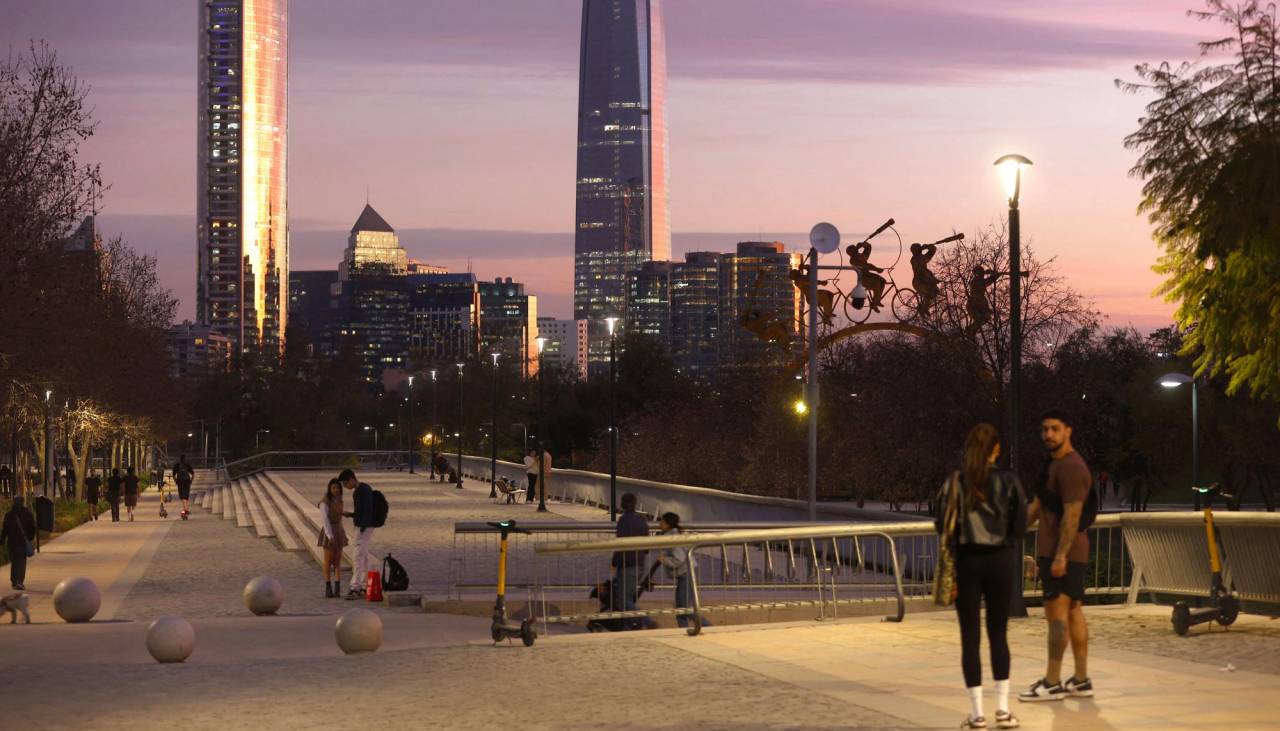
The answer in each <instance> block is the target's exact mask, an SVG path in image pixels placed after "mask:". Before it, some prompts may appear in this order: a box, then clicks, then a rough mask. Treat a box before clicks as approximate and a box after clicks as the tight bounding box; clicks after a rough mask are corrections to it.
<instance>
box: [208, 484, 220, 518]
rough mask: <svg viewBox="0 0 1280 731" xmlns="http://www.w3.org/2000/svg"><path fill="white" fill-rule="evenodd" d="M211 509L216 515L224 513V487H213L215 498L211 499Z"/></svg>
mask: <svg viewBox="0 0 1280 731" xmlns="http://www.w3.org/2000/svg"><path fill="white" fill-rule="evenodd" d="M209 510H210V511H212V512H213V514H214V515H222V488H221V487H215V488H213V499H212V500H211V501H209Z"/></svg>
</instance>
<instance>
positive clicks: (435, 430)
mask: <svg viewBox="0 0 1280 731" xmlns="http://www.w3.org/2000/svg"><path fill="white" fill-rule="evenodd" d="M437 405H438V400H437V399H436V370H435V369H434V368H433V369H432V370H431V469H432V470H434V469H435V468H436V435H437V434H439V433H440V415H439V413H438V412H437V409H436V407H437Z"/></svg>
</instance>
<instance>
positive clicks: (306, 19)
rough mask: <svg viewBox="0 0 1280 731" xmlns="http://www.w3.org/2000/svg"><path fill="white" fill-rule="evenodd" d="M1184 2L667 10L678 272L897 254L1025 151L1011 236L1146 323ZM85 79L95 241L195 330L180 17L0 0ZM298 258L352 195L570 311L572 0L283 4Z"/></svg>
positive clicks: (190, 157)
mask: <svg viewBox="0 0 1280 731" xmlns="http://www.w3.org/2000/svg"><path fill="white" fill-rule="evenodd" d="M1189 7H1197V8H1198V7H1199V5H1198V2H1197V0H1127V1H1124V0H1060V1H1058V2H1048V1H1044V0H1030V1H1028V0H968V1H967V2H964V3H958V2H954V1H953V0H885V1H883V2H869V1H858V0H668V1H667V2H666V6H665V12H666V21H667V38H668V40H667V47H668V65H669V73H670V87H669V92H668V126H669V129H670V157H669V159H670V170H671V221H672V230H673V232H674V237H673V239H674V249H675V253H676V255H677V256H679V255H682V254H683V252H684V251H687V250H692V249H713V250H729V249H730V248H732V246H733V244H734V243H735V242H736V241H738V240H741V239H744V238H753V239H754V238H767V239H779V240H781V241H784V242H786V243H788V244H789V245H792V246H793V247H794V248H796V249H797V250H798V249H799V248H800V247H801V246H802V245H806V238H805V233H804V232H807V231H808V230H809V228H810V226H812V225H813V224H814V223H816V222H818V221H822V220H829V221H831V222H832V223H835V224H836V225H837V226H839V227H840V228H841V230H842V231H845V232H846V233H848V234H853V233H856V232H860V231H862V232H865V231H867V230H868V229H870V228H872V227H874V226H875V225H877V224H879V223H880V222H881V221H882V220H883V219H885V218H886V217H888V216H893V217H895V218H897V220H898V221H899V223H900V227H899V228H900V230H901V231H902V233H903V235H904V237H906V238H907V239H908V240H909V241H910V240H916V239H932V238H938V237H940V236H943V235H946V234H949V233H950V232H951V231H952V230H953V229H955V230H960V231H965V232H973V231H974V230H976V229H978V228H980V227H982V226H984V225H987V224H989V223H992V222H994V221H997V220H999V218H1000V217H1001V216H1002V215H1003V206H1004V202H1003V199H1002V193H1001V188H1000V186H999V184H998V180H997V176H996V175H995V172H994V169H993V168H992V166H991V163H992V161H994V160H995V159H996V158H997V157H998V156H999V155H1001V154H1003V153H1005V152H1020V153H1022V154H1025V155H1027V156H1028V157H1030V158H1031V159H1032V160H1034V161H1035V167H1034V168H1033V169H1032V170H1031V171H1030V173H1029V174H1028V175H1027V177H1026V182H1025V189H1024V194H1023V195H1024V197H1023V205H1022V208H1023V232H1024V234H1023V235H1024V237H1028V238H1030V240H1031V243H1032V246H1033V247H1034V248H1035V249H1036V250H1037V251H1038V253H1039V254H1040V255H1041V256H1053V257H1057V260H1058V263H1059V265H1060V268H1061V270H1062V271H1063V272H1064V273H1065V274H1066V275H1067V276H1068V277H1069V278H1070V279H1071V282H1072V284H1073V285H1074V286H1075V287H1076V288H1077V289H1079V290H1080V291H1082V292H1084V293H1085V294H1086V295H1088V296H1090V297H1092V298H1093V299H1094V301H1095V303H1096V305H1097V307H1098V308H1099V309H1100V310H1102V312H1103V313H1104V314H1105V315H1106V316H1107V317H1108V322H1109V323H1110V324H1112V325H1129V324H1132V325H1135V326H1138V327H1140V328H1144V329H1146V328H1152V327H1158V326H1160V325H1163V324H1165V323H1167V322H1168V320H1169V315H1170V312H1171V307H1170V306H1169V305H1167V304H1165V303H1163V302H1160V301H1158V300H1156V299H1153V298H1152V297H1151V296H1150V294H1151V291H1152V290H1153V289H1154V288H1155V286H1156V285H1157V283H1158V279H1157V277H1156V276H1155V275H1154V274H1153V273H1152V272H1151V271H1150V267H1151V264H1152V263H1153V262H1154V260H1155V256H1156V248H1155V246H1154V245H1153V244H1152V242H1151V240H1150V235H1149V233H1150V229H1149V227H1148V225H1147V224H1146V222H1145V220H1143V219H1142V218H1140V217H1139V216H1137V214H1136V213H1135V208H1136V206H1137V204H1138V200H1139V189H1140V181H1138V180H1135V179H1133V178H1130V177H1129V176H1128V172H1127V171H1128V169H1129V167H1130V166H1131V165H1132V164H1133V161H1134V153H1133V152H1131V151H1127V150H1125V149H1124V147H1123V145H1122V139H1123V137H1124V136H1125V135H1126V134H1127V133H1128V132H1130V131H1132V130H1133V129H1134V128H1135V126H1136V124H1137V118H1138V117H1139V116H1140V114H1141V112H1142V106H1143V104H1144V103H1145V100H1144V99H1142V98H1141V97H1133V96H1129V95H1126V94H1123V93H1121V92H1120V91H1118V90H1117V89H1116V88H1115V86H1114V83H1113V82H1114V80H1115V79H1116V78H1117V77H1121V78H1125V79H1132V78H1133V72H1132V67H1133V66H1134V64H1137V63H1141V62H1148V61H1149V62H1159V61H1163V60H1170V61H1183V60H1191V59H1193V58H1194V56H1195V54H1196V52H1197V51H1196V48H1195V42H1196V41H1197V40H1201V39H1205V38H1209V37H1212V36H1214V35H1215V34H1216V33H1217V32H1218V29H1217V28H1214V27H1211V26H1204V25H1202V24H1201V23H1200V22H1199V21H1196V20H1192V19H1189V18H1187V17H1186V16H1185V10H1186V9H1187V8H1189ZM0 10H2V11H3V16H0V17H3V18H4V19H5V22H4V23H3V26H2V27H0V42H3V43H4V44H6V45H9V46H12V47H13V48H14V49H15V50H21V49H22V48H23V47H24V46H25V45H26V44H27V42H28V40H29V39H32V38H37V39H39V38H43V39H46V40H48V41H49V43H50V44H51V45H52V46H53V47H54V48H55V49H56V50H57V51H58V52H59V54H60V55H61V57H62V59H63V60H64V61H65V62H67V63H69V64H70V65H71V66H73V67H74V69H75V71H76V73H77V74H78V75H79V76H80V77H81V78H82V79H83V80H85V81H86V82H87V83H88V84H89V85H90V86H91V87H92V93H91V103H92V104H93V106H94V107H95V109H96V116H97V118H98V120H99V122H100V124H99V127H98V132H97V134H96V135H95V137H94V138H93V139H92V141H91V142H90V143H89V144H88V145H86V146H85V147H84V148H83V155H84V158H85V159H86V160H96V161H100V162H101V163H102V167H103V174H104V177H105V179H106V180H107V181H108V182H109V183H110V185H111V189H110V190H109V191H108V192H107V194H106V201H105V206H104V210H103V215H102V219H101V221H102V228H103V230H104V233H105V234H107V235H112V234H117V233H118V234H122V235H123V236H125V237H126V238H127V239H129V240H130V241H132V242H133V243H134V244H135V245H136V246H138V247H139V248H140V249H142V250H144V251H147V252H152V253H155V254H156V255H157V256H158V257H159V259H160V262H161V267H162V271H163V274H164V278H165V281H166V283H167V284H168V286H170V287H171V288H172V289H173V290H174V293H175V295H177V296H178V297H179V298H180V299H181V308H180V311H179V315H180V317H191V316H192V315H193V313H194V305H193V301H192V300H193V295H194V287H195V248H196V243H195V223H194V211H195V174H196V168H195V164H196V160H195V136H196V32H197V31H196V29H197V24H196V11H197V2H196V0H181V1H179V0H115V1H113V2H101V1H99V0H40V1H39V2H31V1H30V0H0ZM290 10H291V18H290V38H289V42H290V47H291V48H290V52H291V56H290V64H291V66H290V74H291V78H290V99H289V104H290V109H289V113H290V129H289V134H290V139H289V146H290V160H289V162H290V171H289V172H290V176H289V215H290V223H291V227H292V247H293V248H292V253H291V259H292V267H293V268H294V269H311V268H333V267H336V264H337V261H338V259H339V258H340V256H341V252H342V249H343V247H344V246H345V243H346V232H347V230H348V229H349V228H350V227H351V224H352V222H353V221H354V220H355V218H356V216H357V215H358V214H359V212H360V209H361V207H362V206H363V204H364V200H365V194H366V189H367V190H368V191H369V194H370V199H371V202H372V203H373V205H374V207H375V208H377V209H378V210H379V212H381V213H382V214H383V216H384V217H385V218H386V219H387V220H388V221H389V222H390V223H391V225H392V226H394V227H396V229H397V230H398V231H399V232H400V234H401V238H402V241H403V243H404V244H405V246H406V248H408V249H409V253H410V255H411V256H413V257H415V258H419V259H424V260H427V261H430V262H433V263H439V264H444V265H446V266H449V267H451V268H454V269H466V268H467V266H468V264H470V266H471V267H472V268H473V269H474V271H475V272H476V273H477V274H478V275H479V276H481V277H484V278H490V277H495V276H511V277H514V278H516V279H517V280H523V281H525V282H527V283H528V284H529V286H530V289H531V291H533V292H534V293H536V294H538V295H539V296H540V298H541V308H540V309H541V314H544V315H545V314H550V315H554V316H561V317H567V316H570V315H571V314H572V281H573V272H572V254H573V214H574V153H575V148H574V135H575V124H576V120H575V117H576V103H577V74H578V69H577V65H578V41H579V30H580V29H579V23H580V12H581V3H580V2H578V0H451V1H445V0H414V1H410V0H401V1H400V2H390V1H389V0H364V1H362V2H350V0H293V2H292V3H291V9H290Z"/></svg>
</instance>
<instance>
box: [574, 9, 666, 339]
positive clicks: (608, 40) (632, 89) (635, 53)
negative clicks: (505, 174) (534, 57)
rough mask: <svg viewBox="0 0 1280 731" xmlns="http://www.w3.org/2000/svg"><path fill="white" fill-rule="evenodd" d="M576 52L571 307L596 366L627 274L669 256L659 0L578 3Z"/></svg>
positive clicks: (624, 309)
mask: <svg viewBox="0 0 1280 731" xmlns="http://www.w3.org/2000/svg"><path fill="white" fill-rule="evenodd" d="M580 50H581V54H580V59H579V82H578V158H577V206H576V215H575V228H574V290H573V309H574V319H578V320H583V319H585V320H587V321H588V323H589V328H590V334H591V338H590V353H589V359H590V362H591V363H593V364H594V363H603V362H605V361H606V360H607V358H608V347H607V338H605V337H603V333H604V330H605V325H604V319H605V318H606V317H610V316H617V317H626V316H627V313H628V305H627V295H628V277H629V275H630V274H631V273H632V272H634V271H636V270H638V269H639V268H640V267H641V265H642V264H643V263H644V262H646V261H649V260H659V261H663V260H667V259H670V258H671V228H670V223H669V220H668V214H667V208H668V205H667V129H666V86H667V78H666V43H665V39H664V34H663V24H662V9H661V2H660V1H659V0H633V1H628V2H619V1H617V0H583V3H582V38H581V49H580Z"/></svg>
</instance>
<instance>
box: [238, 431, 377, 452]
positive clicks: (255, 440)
mask: <svg viewBox="0 0 1280 731" xmlns="http://www.w3.org/2000/svg"><path fill="white" fill-rule="evenodd" d="M365 428H366V429H367V428H368V427H365ZM270 433H271V430H270V429H259V430H257V431H256V432H254V433H253V448H254V449H257V448H258V445H259V441H258V437H259V436H260V435H262V434H270Z"/></svg>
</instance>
